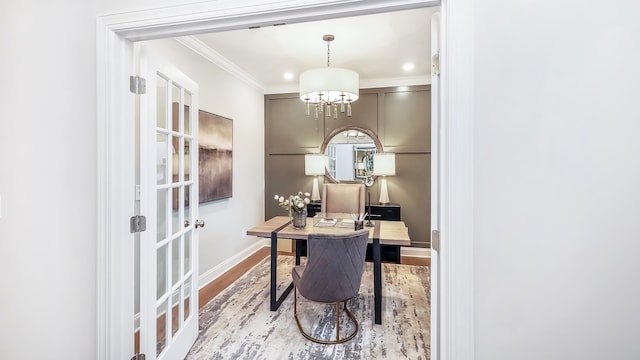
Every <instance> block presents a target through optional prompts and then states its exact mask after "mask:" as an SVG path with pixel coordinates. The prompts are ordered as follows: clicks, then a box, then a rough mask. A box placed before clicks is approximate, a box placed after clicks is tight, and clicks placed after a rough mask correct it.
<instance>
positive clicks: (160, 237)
mask: <svg viewBox="0 0 640 360" xmlns="http://www.w3.org/2000/svg"><path fill="white" fill-rule="evenodd" d="M140 64H141V71H142V72H144V73H145V77H146V79H147V94H145V95H143V96H142V97H141V103H140V109H141V126H140V133H141V134H140V143H141V159H146V160H147V161H146V162H145V161H141V175H140V180H141V184H142V193H141V212H142V213H143V214H145V212H146V214H148V216H147V231H146V232H144V233H142V234H141V237H140V239H141V245H140V249H141V250H140V299H141V300H140V352H141V353H143V354H145V355H146V359H148V360H149V359H182V358H184V357H185V355H186V353H187V352H188V350H189V348H190V347H191V345H192V344H193V342H194V341H195V339H196V337H197V334H198V298H197V289H198V284H197V278H198V276H197V270H196V269H197V268H196V266H197V261H196V259H197V249H198V246H197V239H198V237H197V229H196V227H195V224H196V219H197V216H198V192H197V191H192V189H197V188H198V183H197V179H198V175H197V171H198V166H197V161H198V151H193V150H194V149H195V150H197V149H198V139H197V129H198V123H197V121H198V118H197V114H198V113H197V108H198V106H197V105H198V104H197V98H198V97H197V91H198V88H197V85H196V84H195V83H194V82H193V81H192V80H190V79H188V78H187V77H186V76H185V75H184V74H182V73H181V72H180V71H179V70H178V69H176V68H175V67H174V66H172V65H170V64H169V63H168V62H166V61H165V60H163V59H162V58H161V57H160V56H158V55H157V54H150V53H149V51H148V50H146V49H144V47H143V49H142V51H141V62H140ZM145 150H146V154H143V152H145ZM145 163H146V164H145ZM145 185H146V186H145ZM145 210H146V211H145Z"/></svg>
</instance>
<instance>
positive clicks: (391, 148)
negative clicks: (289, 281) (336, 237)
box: [265, 85, 431, 247]
mask: <svg viewBox="0 0 640 360" xmlns="http://www.w3.org/2000/svg"><path fill="white" fill-rule="evenodd" d="M304 107H305V105H304V103H303V102H302V101H300V99H299V98H298V94H297V93H296V94H277V95H265V179H266V184H265V218H266V219H269V218H271V217H273V216H276V215H286V214H287V213H286V211H285V210H284V209H282V208H280V207H278V205H277V202H276V201H275V200H274V198H273V197H274V195H275V194H278V195H285V196H286V195H290V194H293V193H296V192H298V191H307V192H311V187H312V181H313V178H312V177H310V176H306V175H304V154H308V153H318V152H319V150H320V146H321V145H322V142H323V140H324V137H325V136H326V135H327V134H329V133H330V132H331V131H332V130H334V129H336V128H338V127H342V126H346V125H357V126H361V127H364V128H367V129H370V130H371V131H373V132H374V133H376V134H377V135H378V138H379V139H380V142H381V143H382V146H383V147H384V151H385V152H394V153H396V176H393V177H388V178H387V186H388V190H389V198H390V200H391V202H392V203H397V204H400V206H401V208H402V220H403V221H404V222H405V223H406V225H407V226H408V227H409V235H410V236H411V241H412V245H413V246H419V247H428V246H429V245H430V240H429V239H430V228H431V221H430V220H431V194H430V193H431V181H430V179H431V87H430V86H429V85H424V86H410V87H406V86H403V87H398V88H395V87H393V88H380V89H361V90H360V98H359V99H358V101H356V102H355V103H353V104H352V109H353V116H352V117H347V116H345V115H344V114H340V117H339V118H338V120H334V119H333V118H323V117H321V118H319V119H318V120H315V119H314V118H313V115H312V116H311V117H307V116H306V115H305V114H304V110H305V108H304ZM323 181H324V179H320V187H321V191H322V183H323ZM369 191H370V194H371V203H377V202H378V199H379V197H380V193H379V185H378V181H376V183H375V184H374V185H373V186H372V187H371V188H369Z"/></svg>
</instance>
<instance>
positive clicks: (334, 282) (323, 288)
mask: <svg viewBox="0 0 640 360" xmlns="http://www.w3.org/2000/svg"><path fill="white" fill-rule="evenodd" d="M368 237H369V231H368V230H358V231H353V232H349V233H346V234H310V235H309V238H308V240H307V242H308V247H307V249H308V254H307V264H306V265H299V266H296V267H294V268H293V270H292V271H291V277H292V278H293V286H294V287H293V299H294V300H293V316H294V317H295V319H296V323H297V324H298V329H300V333H301V334H302V335H303V336H304V337H305V338H307V339H309V340H311V341H314V342H317V343H321V344H339V343H343V342H345V341H349V340H351V339H353V337H354V336H356V334H357V333H358V328H359V327H358V321H357V320H356V318H355V317H354V316H353V314H351V312H350V311H349V309H348V308H347V300H349V299H351V298H353V297H355V296H357V295H358V292H359V291H360V282H361V280H362V272H363V270H364V257H365V252H366V249H367V239H368ZM298 291H299V292H300V295H302V296H303V297H305V298H306V299H308V300H311V301H317V302H322V303H332V304H334V305H335V312H336V339H335V340H323V339H317V338H314V337H312V336H311V335H310V333H309V332H306V331H304V330H303V329H302V326H301V325H300V320H299V319H298V300H297V299H298ZM340 302H342V303H343V308H344V311H345V313H346V314H347V316H348V317H349V318H350V319H351V321H353V323H354V325H355V329H354V330H353V332H352V333H351V334H349V335H347V336H346V337H343V338H340Z"/></svg>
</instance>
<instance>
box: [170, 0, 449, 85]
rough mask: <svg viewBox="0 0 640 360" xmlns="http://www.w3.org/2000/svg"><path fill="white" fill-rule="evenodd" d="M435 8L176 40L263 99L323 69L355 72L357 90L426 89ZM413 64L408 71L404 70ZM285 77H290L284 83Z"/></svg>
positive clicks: (227, 32)
mask: <svg viewBox="0 0 640 360" xmlns="http://www.w3.org/2000/svg"><path fill="white" fill-rule="evenodd" d="M439 9H440V8H439V7H429V8H421V9H414V10H403V11H396V12H388V13H381V14H373V15H363V16H357V17H345V18H339V19H331V20H322V21H313V22H306V23H296V24H284V25H278V26H269V27H260V28H255V29H242V30H233V31H224V32H217V33H210V34H204V35H195V36H189V37H185V38H179V39H178V41H180V42H182V43H183V44H185V45H187V46H189V47H190V48H192V49H194V50H196V51H198V52H199V53H200V54H209V57H210V58H211V57H213V58H214V59H216V60H215V61H216V62H218V63H220V62H221V63H224V64H225V66H224V67H225V68H226V69H227V70H228V71H231V72H235V73H236V74H239V75H240V76H241V77H242V78H244V79H245V80H246V81H248V82H250V83H252V84H253V85H254V86H255V87H257V88H259V89H260V90H262V91H263V92H264V93H265V94H273V93H287V92H297V91H298V76H299V75H300V73H302V72H303V71H305V70H309V69H313V68H319V67H325V66H327V43H326V42H325V41H323V40H322V37H323V35H325V34H332V35H334V36H335V40H334V41H332V42H331V44H330V66H331V67H342V68H347V69H351V70H354V71H356V72H358V74H359V75H360V88H372V87H386V86H398V85H417V84H428V83H430V79H429V78H430V67H431V64H430V55H429V54H430V39H431V21H430V19H431V14H433V13H435V12H437V11H439ZM407 63H410V64H413V66H414V68H413V69H412V70H404V69H403V65H405V64H407ZM285 73H290V74H291V75H292V78H291V79H285Z"/></svg>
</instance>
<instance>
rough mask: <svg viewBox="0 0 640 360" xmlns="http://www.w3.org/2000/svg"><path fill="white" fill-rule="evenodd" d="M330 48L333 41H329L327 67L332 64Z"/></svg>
mask: <svg viewBox="0 0 640 360" xmlns="http://www.w3.org/2000/svg"><path fill="white" fill-rule="evenodd" d="M330 46H331V41H327V67H329V66H330V63H329V59H330V58H331V50H330Z"/></svg>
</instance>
